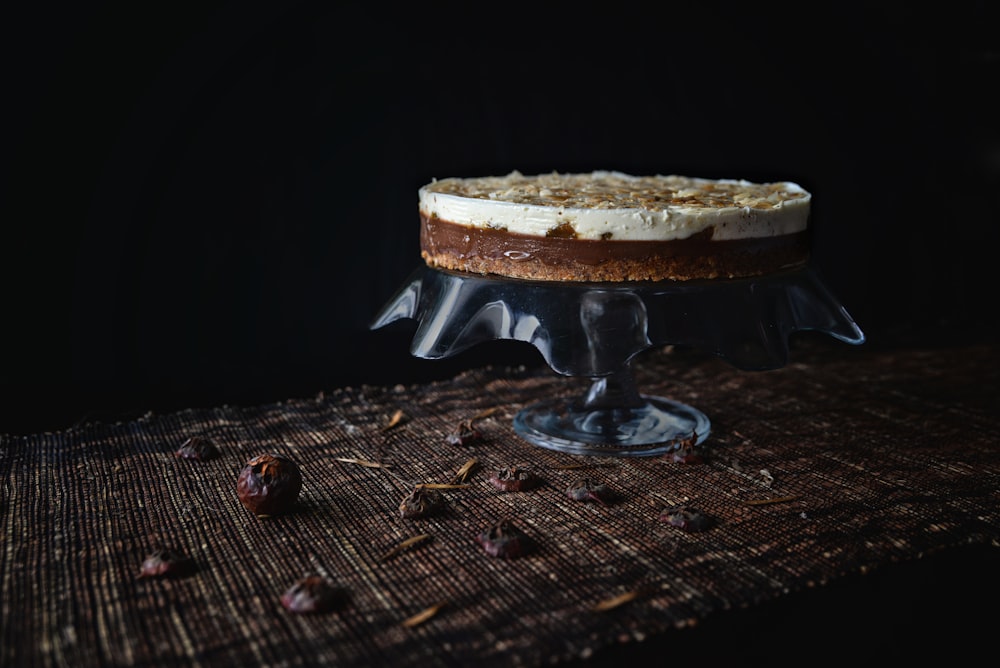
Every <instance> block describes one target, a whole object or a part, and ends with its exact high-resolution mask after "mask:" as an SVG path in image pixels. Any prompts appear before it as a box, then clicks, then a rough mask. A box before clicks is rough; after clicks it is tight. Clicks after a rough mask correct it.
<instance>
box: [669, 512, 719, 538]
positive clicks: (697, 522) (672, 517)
mask: <svg viewBox="0 0 1000 668" xmlns="http://www.w3.org/2000/svg"><path fill="white" fill-rule="evenodd" d="M659 519H660V521H662V522H666V523H667V524H669V525H671V526H675V527H677V528H679V529H683V530H684V531H687V532H689V533H696V532H699V531H705V530H706V529H709V528H710V527H711V526H712V525H713V524H715V521H714V520H713V519H712V518H711V517H709V516H708V515H706V514H705V513H703V512H701V511H700V510H698V509H697V508H692V507H690V506H677V507H674V508H667V509H666V510H664V511H663V512H662V513H660V518H659Z"/></svg>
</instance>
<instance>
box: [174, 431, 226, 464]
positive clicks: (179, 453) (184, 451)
mask: <svg viewBox="0 0 1000 668" xmlns="http://www.w3.org/2000/svg"><path fill="white" fill-rule="evenodd" d="M174 456H175V457H180V458H181V459H193V460H196V461H202V462H203V461H208V460H209V459H215V458H216V457H218V456H219V448H218V447H216V445H215V443H214V442H213V441H212V439H210V438H208V437H207V436H192V437H191V438H189V439H188V440H186V441H184V442H183V443H181V446H180V447H179V448H178V449H177V450H176V451H175V452H174Z"/></svg>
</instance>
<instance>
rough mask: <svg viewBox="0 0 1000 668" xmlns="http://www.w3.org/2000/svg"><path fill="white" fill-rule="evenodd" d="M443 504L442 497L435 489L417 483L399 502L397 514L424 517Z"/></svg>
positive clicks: (408, 517)
mask: <svg viewBox="0 0 1000 668" xmlns="http://www.w3.org/2000/svg"><path fill="white" fill-rule="evenodd" d="M443 505H444V497H443V496H441V492H439V491H437V490H436V489H429V488H427V487H421V486H420V485H418V486H417V487H415V488H414V489H413V491H412V492H410V493H409V494H407V495H406V496H405V497H404V498H403V500H402V501H401V502H400V504H399V514H400V516H401V517H404V518H406V519H415V518H418V517H426V516H428V515H431V514H433V513H435V512H436V511H438V510H439V509H440V508H441V507H442V506H443Z"/></svg>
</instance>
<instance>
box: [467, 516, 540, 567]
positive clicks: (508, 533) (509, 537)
mask: <svg viewBox="0 0 1000 668" xmlns="http://www.w3.org/2000/svg"><path fill="white" fill-rule="evenodd" d="M476 541H477V542H478V543H479V544H480V545H482V546H483V549H484V550H486V554H488V555H490V556H491V557H500V558H502V559H516V558H517V557H520V556H523V555H525V554H527V553H528V552H530V551H531V549H532V547H533V541H532V540H531V538H529V537H528V535H527V534H525V533H524V532H523V531H521V530H520V529H518V528H517V527H516V526H514V523H513V522H511V521H510V520H501V521H499V522H497V523H496V524H494V525H493V526H492V527H490V528H489V529H487V530H486V531H483V532H482V533H480V534H479V535H478V536H476Z"/></svg>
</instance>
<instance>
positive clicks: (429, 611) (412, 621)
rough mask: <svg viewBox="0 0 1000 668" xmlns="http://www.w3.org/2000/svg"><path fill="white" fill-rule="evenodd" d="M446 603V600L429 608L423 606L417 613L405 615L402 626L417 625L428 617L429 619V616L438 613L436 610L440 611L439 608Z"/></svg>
mask: <svg viewBox="0 0 1000 668" xmlns="http://www.w3.org/2000/svg"><path fill="white" fill-rule="evenodd" d="M446 603H447V601H442V602H440V603H437V604H436V605H432V606H431V607H429V608H425V609H423V610H421V611H420V612H418V613H417V614H415V615H413V616H412V617H407V618H406V619H404V620H403V626H406V627H408V628H409V627H413V626H417V625H418V624H423V623H424V622H426V621H427V620H428V619H430V618H431V617H433V616H434V615H436V614H437V613H438V611H440V610H441V608H443V607H444V606H445V604H446Z"/></svg>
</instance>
